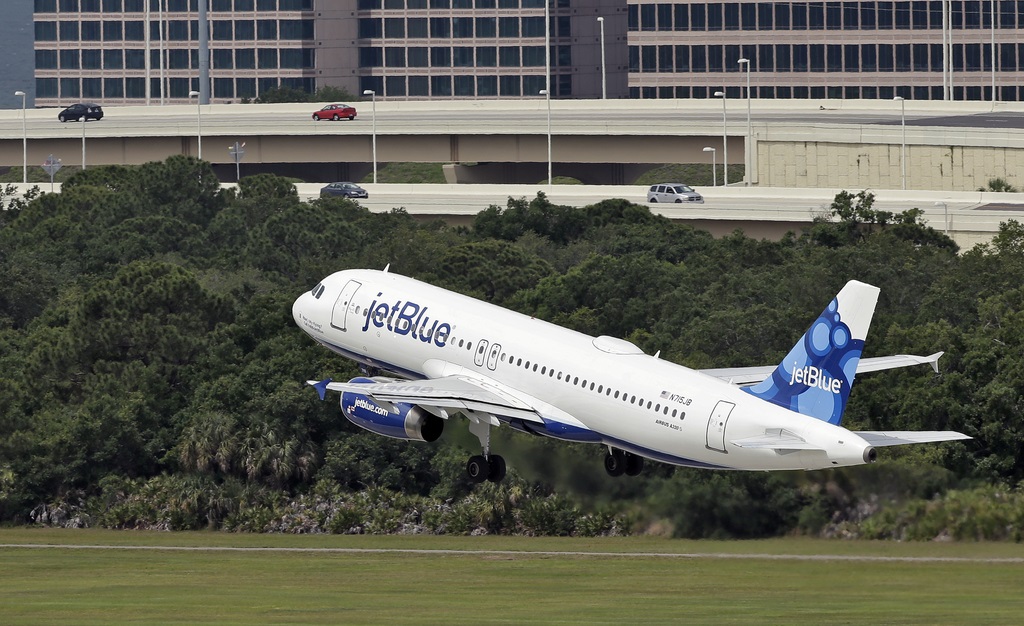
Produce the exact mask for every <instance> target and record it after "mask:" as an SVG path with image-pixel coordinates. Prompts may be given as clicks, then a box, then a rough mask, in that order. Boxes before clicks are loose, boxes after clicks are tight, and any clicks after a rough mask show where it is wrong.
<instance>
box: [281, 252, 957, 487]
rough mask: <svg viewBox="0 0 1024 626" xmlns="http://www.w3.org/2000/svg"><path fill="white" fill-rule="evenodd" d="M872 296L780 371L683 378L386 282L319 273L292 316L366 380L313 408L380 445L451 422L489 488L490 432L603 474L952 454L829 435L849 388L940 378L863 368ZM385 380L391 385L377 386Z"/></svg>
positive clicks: (544, 328)
mask: <svg viewBox="0 0 1024 626" xmlns="http://www.w3.org/2000/svg"><path fill="white" fill-rule="evenodd" d="M878 292H879V290H878V288H877V287H872V286H871V285H866V284H864V283H860V282H857V281H850V282H849V283H847V284H846V286H845V287H843V289H842V290H841V291H840V292H839V294H838V295H837V296H836V297H835V298H834V299H833V300H832V301H831V302H830V303H829V304H828V306H826V307H825V310H824V311H822V313H821V315H819V316H818V317H817V319H815V320H814V321H813V322H812V323H811V327H810V329H808V331H807V332H806V333H805V334H804V336H803V337H801V338H800V340H799V341H798V342H797V344H796V345H795V346H794V347H793V349H792V350H790V352H789V354H787V355H786V357H785V358H784V359H783V361H782V363H780V364H779V365H778V366H777V367H771V366H769V367H747V368H730V369H715V370H691V369H689V368H687V367H683V366H682V365H677V364H675V363H670V362H668V361H664V360H662V359H660V358H658V354H655V355H654V356H650V355H647V354H644V352H643V351H642V350H640V348H638V347H636V346H635V345H633V344H632V343H629V342H628V341H624V340H622V339H616V338H614V337H607V336H601V337H591V336H588V335H584V334H582V333H578V332H576V331H572V330H568V329H566V328H562V327H559V326H556V325H554V324H550V323H548V322H544V321H542V320H539V319H536V318H533V317H530V316H527V315H522V314H520V313H516V312H514V311H510V310H508V309H504V308H502V307H499V306H495V305H492V304H488V303H486V302H481V301H480V300H476V299H473V298H470V297H467V296H464V295H460V294H457V293H453V292H451V291H447V290H445V289H441V288H439V287H434V286H432V285H429V284H426V283H423V282H420V281H417V280H414V279H412V278H407V277H405V276H400V275H398V274H395V273H392V272H389V271H388V268H385V269H384V271H376V270H346V271H341V272H336V273H334V274H331V275H330V276H328V277H327V278H325V279H324V280H322V281H321V282H320V283H319V284H317V285H316V286H315V287H314V288H313V289H312V290H311V291H309V292H307V293H304V294H303V295H301V296H299V298H298V299H297V300H296V301H295V304H294V305H293V307H292V314H293V316H294V318H295V322H296V324H298V326H299V328H301V329H302V330H303V331H305V332H306V333H307V334H308V335H309V336H310V337H312V338H313V339H314V340H315V341H317V342H318V343H320V344H321V345H323V346H325V347H326V348H328V349H330V350H333V351H334V352H337V353H338V354H340V355H342V356H345V357H347V358H350V359H353V360H355V361H357V362H358V363H359V364H360V366H361V368H362V371H363V373H365V374H367V376H366V377H359V378H355V379H352V380H350V381H349V382H347V383H342V382H332V381H331V380H330V379H327V380H322V381H308V383H309V384H310V385H312V386H313V387H315V388H316V390H317V391H318V393H319V395H320V399H321V400H322V399H324V396H325V394H326V392H327V391H328V390H330V391H337V392H340V393H341V410H342V413H344V415H345V417H347V418H348V419H349V420H351V421H352V422H354V423H355V424H357V425H359V426H361V427H363V428H365V429H367V430H369V431H371V432H374V433H377V434H380V435H385V436H388V437H395V438H398V439H407V440H416V441H428V442H429V441H435V440H436V439H437V438H438V437H440V436H441V432H442V431H443V429H444V425H445V423H446V422H447V421H448V420H449V419H450V418H451V417H452V416H453V415H455V414H456V413H461V414H462V415H464V416H465V417H466V418H467V419H468V420H469V429H470V431H471V432H472V433H473V434H474V435H476V436H477V438H479V440H480V445H481V447H482V448H483V453H482V454H478V455H473V456H472V457H471V458H470V459H469V462H468V463H467V466H466V470H467V472H468V474H469V476H470V478H471V479H473V480H474V481H476V482H483V481H485V480H491V481H494V482H497V481H500V480H501V479H502V478H503V477H504V476H505V469H506V467H505V461H504V459H503V458H502V457H501V456H499V455H497V454H492V453H491V446H490V434H491V428H494V427H498V426H501V425H502V424H504V425H507V426H509V427H511V428H514V429H516V430H520V431H523V432H526V433H532V434H535V435H541V436H545V437H552V438H555V439H562V440H565V441H575V442H586V443H596V444H600V445H602V446H606V447H607V450H608V453H607V455H606V456H605V458H604V465H605V470H606V471H607V472H608V473H609V474H610V475H612V476H619V475H622V474H626V475H630V476H635V475H637V474H639V473H640V472H641V470H642V469H643V465H644V459H653V460H655V461H661V462H664V463H672V464H675V465H683V466H687V467H701V468H711V469H732V470H813V469H821V468H827V467H842V466H848V465H860V464H863V463H872V462H874V461H875V459H876V455H877V453H876V451H875V448H876V447H879V446H892V445H903V444H911V443H924V442H936V441H950V440H955V439H969V438H970V437H967V436H966V435H963V434H961V433H958V432H952V431H886V432H881V431H859V432H854V431H850V430H847V429H846V428H843V427H842V426H841V425H840V422H841V420H842V417H843V409H845V408H846V401H847V398H848V397H849V395H850V387H851V385H852V384H853V380H854V375H855V374H858V373H862V372H871V371H877V370H883V369H890V368H895V367H905V366H908V365H918V364H925V363H927V364H930V365H931V366H932V368H933V369H935V370H936V371H938V365H937V363H938V358H939V357H940V356H941V355H942V353H941V352H939V353H936V354H933V355H931V356H926V357H921V356H912V355H897V356H889V357H877V358H869V359H862V358H861V353H862V351H863V348H864V339H865V337H866V336H867V332H868V326H869V324H870V322H871V316H872V315H873V313H874V310H875V303H876V302H877V300H878ZM381 373H388V374H389V375H390V376H389V377H382V376H380V375H379V374H381Z"/></svg>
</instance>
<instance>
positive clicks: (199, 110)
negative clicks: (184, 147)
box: [188, 90, 203, 160]
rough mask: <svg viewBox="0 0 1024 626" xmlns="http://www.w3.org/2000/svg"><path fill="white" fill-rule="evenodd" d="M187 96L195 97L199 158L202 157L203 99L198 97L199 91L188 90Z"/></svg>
mask: <svg viewBox="0 0 1024 626" xmlns="http://www.w3.org/2000/svg"><path fill="white" fill-rule="evenodd" d="M188 97H189V98H195V99H196V138H197V139H198V144H199V146H198V149H197V154H198V156H199V159H200V160H202V158H203V105H202V102H203V99H202V98H200V97H199V92H198V91H195V90H192V91H190V92H188Z"/></svg>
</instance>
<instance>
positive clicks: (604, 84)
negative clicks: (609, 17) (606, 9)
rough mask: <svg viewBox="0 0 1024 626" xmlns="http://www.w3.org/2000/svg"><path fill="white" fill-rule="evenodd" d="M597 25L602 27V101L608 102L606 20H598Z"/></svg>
mask: <svg viewBox="0 0 1024 626" xmlns="http://www.w3.org/2000/svg"><path fill="white" fill-rule="evenodd" d="M597 23H598V24H600V25H601V99H602V100H606V99H607V98H608V76H607V70H606V68H605V62H604V18H603V17H599V18H597Z"/></svg>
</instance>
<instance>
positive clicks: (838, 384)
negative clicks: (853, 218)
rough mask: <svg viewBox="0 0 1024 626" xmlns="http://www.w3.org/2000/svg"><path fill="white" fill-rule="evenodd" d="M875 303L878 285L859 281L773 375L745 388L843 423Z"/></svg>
mask: <svg viewBox="0 0 1024 626" xmlns="http://www.w3.org/2000/svg"><path fill="white" fill-rule="evenodd" d="M876 302H878V288H877V287H872V286H871V285H866V284H864V283H861V282H857V281H855V280H851V281H850V282H848V283H846V286H845V287H843V289H842V291H840V292H839V295H837V296H836V297H835V299H833V300H832V302H830V303H829V305H828V306H827V307H826V308H825V310H824V311H822V313H821V315H819V316H818V319H816V320H814V322H813V323H812V324H811V327H810V328H809V329H807V332H806V333H804V336H803V337H801V338H800V341H798V342H797V344H796V345H795V346H793V349H792V350H790V351H789V354H787V355H786V358H785V359H783V360H782V363H779V366H778V367H777V368H775V371H774V372H772V375H771V376H769V377H768V378H766V379H764V380H763V381H762V382H760V383H758V384H756V385H754V386H752V387H747V388H745V389H744V390H745V391H746V392H748V393H750V394H751V395H754V396H757V397H758V398H761V399H762V400H767V401H769V402H772V403H774V404H777V405H779V406H781V407H784V408H787V409H789V410H791V411H796V412H797V413H802V414H804V415H809V416H810V417H816V418H818V419H820V420H823V421H826V422H829V423H830V424H839V422H840V420H842V418H843V410H844V409H845V408H846V400H847V398H848V397H849V396H850V387H851V386H852V385H853V377H854V374H856V373H857V364H858V363H859V362H860V356H861V353H862V352H863V351H864V339H865V338H866V337H867V334H868V326H870V325H871V316H872V315H873V314H874V312H875V303H876Z"/></svg>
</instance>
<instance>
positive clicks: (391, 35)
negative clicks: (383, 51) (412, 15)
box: [384, 17, 405, 39]
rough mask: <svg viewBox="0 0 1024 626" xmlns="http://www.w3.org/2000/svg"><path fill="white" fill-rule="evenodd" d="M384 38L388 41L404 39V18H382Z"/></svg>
mask: <svg viewBox="0 0 1024 626" xmlns="http://www.w3.org/2000/svg"><path fill="white" fill-rule="evenodd" d="M384 36H385V37H387V38H388V39H405V18H401V17H387V18H384Z"/></svg>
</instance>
